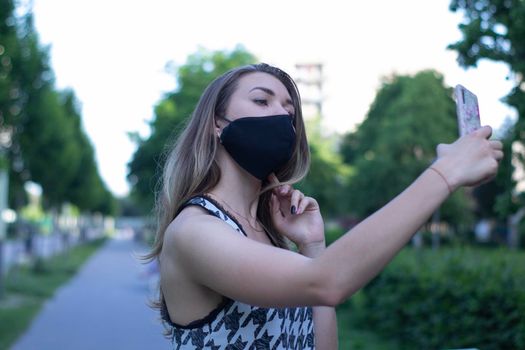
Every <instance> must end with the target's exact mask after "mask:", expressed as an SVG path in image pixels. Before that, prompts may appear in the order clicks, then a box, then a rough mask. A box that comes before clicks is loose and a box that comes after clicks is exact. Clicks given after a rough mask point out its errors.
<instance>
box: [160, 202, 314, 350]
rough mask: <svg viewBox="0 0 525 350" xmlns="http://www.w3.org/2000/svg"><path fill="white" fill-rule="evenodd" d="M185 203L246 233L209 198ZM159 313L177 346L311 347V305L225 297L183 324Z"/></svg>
mask: <svg viewBox="0 0 525 350" xmlns="http://www.w3.org/2000/svg"><path fill="white" fill-rule="evenodd" d="M187 205H198V206H201V207H203V208H204V209H206V210H207V211H208V212H209V213H210V214H212V215H215V216H216V217H218V218H220V219H222V220H224V221H225V222H226V223H228V224H229V225H231V226H232V227H233V228H234V229H235V230H236V231H238V232H239V233H241V234H244V235H245V236H246V234H245V233H244V232H243V230H242V226H241V225H240V224H238V223H237V222H236V221H235V219H234V218H233V217H230V215H228V213H227V212H226V211H225V210H224V209H222V208H221V207H220V205H219V204H218V203H217V202H215V201H213V200H212V199H211V198H209V197H204V196H199V197H194V198H192V199H190V200H189V201H188V203H187V204H186V206H187ZM161 313H162V318H163V320H164V321H165V322H166V323H167V324H168V325H169V326H170V327H171V336H172V342H173V348H174V349H177V350H178V349H212V350H240V349H247V350H248V349H257V350H259V349H272V350H274V349H275V350H282V349H314V331H313V319H312V308H311V307H288V308H263V307H257V306H252V305H248V304H244V303H241V302H239V301H235V300H231V299H229V298H224V300H223V302H222V303H221V304H220V305H219V306H218V307H217V308H216V309H215V310H213V311H212V312H211V313H210V314H209V315H208V316H206V317H205V318H203V319H200V320H197V321H194V322H192V323H190V324H189V325H186V326H182V325H178V324H175V323H173V322H172V321H171V320H170V318H169V315H168V312H167V309H166V308H165V306H164V308H163V310H161Z"/></svg>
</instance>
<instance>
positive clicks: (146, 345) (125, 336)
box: [12, 234, 170, 350]
mask: <svg viewBox="0 0 525 350" xmlns="http://www.w3.org/2000/svg"><path fill="white" fill-rule="evenodd" d="M144 251H145V248H144V246H143V245H140V244H138V243H136V242H135V241H133V239H132V238H131V237H130V236H129V235H128V236H126V235H123V234H121V235H120V236H118V237H116V238H114V239H111V240H109V241H108V242H107V243H106V244H105V245H104V246H103V247H101V248H100V249H99V250H98V251H97V252H96V253H95V254H93V255H92V256H91V258H90V259H89V260H88V261H87V262H86V263H85V264H84V265H83V267H82V268H81V269H80V270H79V272H78V274H77V275H76V276H75V277H73V279H71V280H70V281H69V282H68V283H67V284H66V285H64V286H63V287H61V288H60V289H59V290H57V292H56V293H55V296H54V297H53V298H52V299H50V300H49V301H48V302H47V303H46V304H45V305H44V307H43V308H42V310H41V312H40V313H39V314H38V315H37V317H36V318H35V319H34V320H33V323H32V324H31V326H30V327H29V329H28V330H27V332H26V333H25V334H24V335H23V336H22V337H21V338H20V339H18V341H17V342H16V343H15V344H14V346H13V347H12V350H35V349H39V350H68V349H72V350H88V349H89V350H92V349H97V350H104V349H112V350H114V349H126V350H133V349H169V348H170V343H169V341H168V340H166V338H164V337H163V335H162V332H163V328H162V325H161V324H160V323H159V322H158V320H157V318H158V317H157V313H156V312H155V311H154V310H152V309H150V308H149V307H148V306H147V302H148V299H149V297H150V296H151V295H152V293H153V292H152V291H153V289H154V288H153V285H154V284H155V281H156V280H157V274H151V273H148V272H149V271H150V270H152V269H151V266H144V265H143V264H142V263H141V262H140V261H139V260H138V259H137V257H136V255H137V254H141V253H144ZM148 267H150V268H148Z"/></svg>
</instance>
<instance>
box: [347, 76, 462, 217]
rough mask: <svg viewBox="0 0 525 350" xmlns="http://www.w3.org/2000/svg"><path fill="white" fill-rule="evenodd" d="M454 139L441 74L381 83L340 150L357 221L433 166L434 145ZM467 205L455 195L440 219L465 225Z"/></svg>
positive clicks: (449, 93) (451, 111) (447, 91)
mask: <svg viewBox="0 0 525 350" xmlns="http://www.w3.org/2000/svg"><path fill="white" fill-rule="evenodd" d="M457 136H458V129H457V122H456V114H455V105H454V101H453V99H452V90H451V89H450V88H447V87H445V86H444V83H443V77H442V76H441V75H440V74H438V73H437V72H435V71H430V70H429V71H423V72H419V73H417V74H416V75H414V76H406V75H393V76H391V77H389V78H386V79H384V81H383V83H382V86H381V88H380V89H379V91H378V93H377V95H376V98H375V100H374V101H373V103H372V105H371V107H370V110H369V111H368V114H367V116H366V118H365V120H364V121H363V122H362V123H361V124H360V125H359V127H358V128H357V129H356V131H355V132H351V133H348V134H347V135H346V136H345V137H344V139H343V142H342V145H341V153H342V156H343V159H344V160H345V162H347V163H348V164H349V165H350V166H352V168H353V170H352V174H353V175H352V176H351V177H350V179H349V189H348V198H349V199H348V200H349V201H350V208H351V210H352V211H353V212H354V213H355V214H356V215H357V216H358V217H366V216H368V215H370V214H371V213H373V212H374V211H376V210H378V209H379V208H380V207H382V206H383V205H385V204H386V203H387V202H388V201H389V200H391V199H392V198H393V197H394V196H396V195H397V194H398V193H400V192H401V191H402V190H403V189H404V188H406V187H407V186H408V185H409V184H410V183H411V182H412V181H414V180H415V178H416V177H417V176H418V175H419V174H420V173H421V172H422V171H423V170H424V169H425V168H426V167H428V166H429V165H430V164H431V163H432V161H433V159H434V158H435V156H436V151H435V149H436V146H437V145H438V144H439V143H449V142H453V141H454V140H455V139H456V138H457ZM468 202H469V201H468V199H467V197H466V196H465V195H464V193H463V192H461V191H459V192H458V193H457V194H455V195H453V196H452V197H451V198H450V199H449V200H448V201H447V202H446V203H445V204H444V206H443V207H442V213H441V214H442V218H443V219H444V220H450V221H456V222H459V221H464V220H465V218H466V217H468V210H467V209H468V208H469V204H468ZM456 219H457V220H456Z"/></svg>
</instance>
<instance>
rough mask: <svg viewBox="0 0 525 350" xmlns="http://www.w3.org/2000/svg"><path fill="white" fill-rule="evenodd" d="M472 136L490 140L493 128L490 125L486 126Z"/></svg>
mask: <svg viewBox="0 0 525 350" xmlns="http://www.w3.org/2000/svg"><path fill="white" fill-rule="evenodd" d="M471 135H474V136H477V137H482V138H484V139H488V138H489V137H490V136H491V135H492V128H491V127H490V126H488V125H485V126H483V127H481V128H479V129H477V130H475V131H473V132H472V133H471Z"/></svg>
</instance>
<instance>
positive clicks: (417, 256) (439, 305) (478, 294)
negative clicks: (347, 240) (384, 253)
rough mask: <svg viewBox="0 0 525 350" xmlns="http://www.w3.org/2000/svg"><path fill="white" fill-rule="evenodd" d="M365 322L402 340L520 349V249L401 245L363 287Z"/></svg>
mask: <svg viewBox="0 0 525 350" xmlns="http://www.w3.org/2000/svg"><path fill="white" fill-rule="evenodd" d="M363 295H364V303H363V305H364V311H365V312H366V315H367V317H366V320H365V321H366V322H367V324H368V325H369V326H370V327H374V328H375V329H374V330H375V331H376V332H381V333H383V334H385V336H387V337H390V338H393V339H396V340H397V341H398V342H400V343H401V344H404V347H403V348H414V349H443V348H467V347H477V348H479V349H483V350H490V349H525V255H524V254H523V253H515V252H510V251H508V250H503V249H502V250H485V249H472V248H454V249H441V250H437V251H426V250H422V251H415V250H412V249H408V248H407V249H406V250H404V251H403V252H401V254H400V255H399V256H398V257H397V258H396V259H395V260H394V261H393V262H392V263H391V264H390V265H389V266H388V268H387V269H386V270H384V271H383V272H382V273H381V274H380V275H379V276H378V277H377V278H375V279H374V280H373V281H372V282H371V283H370V284H369V285H368V286H366V287H365V288H364V290H363Z"/></svg>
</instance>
